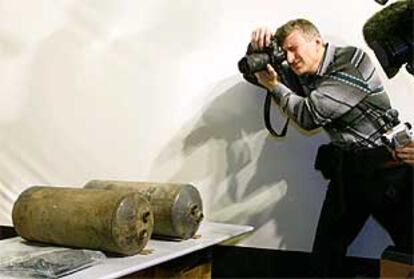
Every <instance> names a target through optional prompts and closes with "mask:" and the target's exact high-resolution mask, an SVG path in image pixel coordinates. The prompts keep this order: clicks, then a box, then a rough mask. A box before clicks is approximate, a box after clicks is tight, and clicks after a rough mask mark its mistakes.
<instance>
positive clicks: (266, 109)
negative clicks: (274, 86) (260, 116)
mask: <svg viewBox="0 0 414 279" xmlns="http://www.w3.org/2000/svg"><path fill="white" fill-rule="evenodd" d="M272 98H273V94H272V93H271V92H269V91H267V94H266V99H265V103H264V121H265V126H266V129H267V130H268V131H269V133H270V134H271V135H272V136H275V137H278V138H281V137H284V136H285V135H286V132H287V128H288V124H289V118H287V119H286V122H285V126H284V127H283V129H282V131H281V132H280V133H278V132H276V131H275V130H274V129H273V127H272V124H271V122H270V108H271V106H272Z"/></svg>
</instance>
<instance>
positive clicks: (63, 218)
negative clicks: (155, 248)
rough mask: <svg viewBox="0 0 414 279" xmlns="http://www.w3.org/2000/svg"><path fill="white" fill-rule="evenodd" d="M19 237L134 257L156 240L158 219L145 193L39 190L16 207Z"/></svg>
mask: <svg viewBox="0 0 414 279" xmlns="http://www.w3.org/2000/svg"><path fill="white" fill-rule="evenodd" d="M12 219H13V224H14V227H15V229H16V231H17V233H18V234H19V235H20V236H21V237H23V238H25V239H26V240H29V241H37V242H43V243H50V244H57V245H63V246H70V247H78V248H87V249H95V250H102V251H107V252H113V253H117V254H121V255H134V254H136V253H138V252H140V251H141V250H142V249H143V248H144V247H145V245H146V243H147V242H148V240H149V239H150V237H151V234H152V231H153V226H154V218H153V213H152V210H151V206H150V204H149V203H148V201H147V200H146V199H145V198H144V197H143V196H142V195H141V194H139V193H128V192H117V191H106V190H102V189H101V190H100V189H80V188H69V187H45V186H34V187H30V188H28V189H27V190H25V191H24V192H22V193H21V194H20V195H19V197H18V198H17V200H16V202H15V203H14V206H13V212H12Z"/></svg>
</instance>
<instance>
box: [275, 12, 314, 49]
mask: <svg viewBox="0 0 414 279" xmlns="http://www.w3.org/2000/svg"><path fill="white" fill-rule="evenodd" d="M295 30H300V31H302V32H303V34H305V35H306V37H307V38H309V39H310V38H314V37H315V36H318V37H320V36H321V34H320V33H319V30H318V28H316V26H315V24H313V23H312V22H310V21H309V20H307V19H304V18H297V19H293V20H289V21H288V22H286V23H285V24H283V25H282V26H280V27H279V28H278V29H277V30H276V33H275V36H274V37H275V38H276V41H277V43H278V44H279V45H283V42H284V41H285V39H286V37H287V36H289V35H290V34H291V33H292V32H293V31H295Z"/></svg>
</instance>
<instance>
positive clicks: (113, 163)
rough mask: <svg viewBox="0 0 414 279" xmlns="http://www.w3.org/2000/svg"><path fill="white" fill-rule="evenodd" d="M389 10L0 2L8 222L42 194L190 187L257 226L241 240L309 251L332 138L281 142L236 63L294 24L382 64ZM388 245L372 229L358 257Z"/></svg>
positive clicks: (403, 90) (407, 100)
mask: <svg viewBox="0 0 414 279" xmlns="http://www.w3.org/2000/svg"><path fill="white" fill-rule="evenodd" d="M381 8H382V7H381V6H379V5H378V4H376V3H375V2H374V1H371V0H365V1H361V0H351V1H337V0H334V1H322V0H314V1H299V0H290V1H280V0H272V1H271V0H256V1H247V0H227V1H219V0H208V1H207V0H199V1H191V0H174V1H171V0H152V1H143V0H121V1H114V0H32V1H23V0H2V1H0V14H1V16H0V91H1V92H2V93H1V94H0V105H1V109H0V143H1V148H0V189H1V190H0V222H1V223H3V224H10V222H11V218H10V212H11V208H12V205H13V202H14V200H15V199H16V197H17V195H18V194H19V193H20V192H21V191H23V190H24V189H25V188H27V187H29V186H31V185H39V184H42V185H56V186H57V185H63V186H82V185H83V184H84V183H86V182H87V181H88V180H90V179H95V178H98V179H124V180H147V181H159V182H166V181H172V182H190V183H193V184H194V185H195V186H196V187H197V188H198V189H199V190H200V192H201V194H202V197H203V201H204V203H205V212H206V215H207V218H208V219H210V220H216V221H223V222H230V223H238V224H251V225H254V226H255V227H256V229H257V231H256V233H255V234H254V235H253V236H252V237H251V238H249V239H248V240H246V241H245V243H244V244H243V245H248V246H257V247H268V248H277V249H290V250H304V251H309V250H310V249H311V245H312V241H313V237H314V231H315V227H316V222H317V218H318V215H319V211H320V208H321V204H322V201H323V196H324V192H325V188H326V185H327V181H325V180H324V179H323V178H322V176H321V175H320V174H319V173H318V172H316V171H315V170H313V160H314V156H315V153H316V150H317V147H318V146H319V145H320V144H321V143H323V142H326V141H327V138H326V136H325V135H324V134H323V133H319V134H315V135H313V136H309V135H305V134H303V132H302V131H300V130H299V129H297V128H295V127H291V128H290V130H289V134H288V136H287V137H286V138H285V139H283V140H275V139H274V138H272V137H271V136H269V135H268V134H267V132H266V130H264V128H263V122H262V105H263V101H264V94H263V92H262V91H261V90H259V89H257V88H255V87H253V86H251V85H249V84H247V83H246V82H244V81H243V80H242V79H241V77H240V75H239V74H238V71H237V67H236V64H237V61H238V60H239V59H240V58H241V56H242V55H243V54H244V51H245V48H246V46H247V43H248V41H249V38H250V32H251V31H252V29H253V28H254V27H257V26H259V25H269V26H272V27H274V28H276V27H277V26H278V25H280V24H282V23H284V22H285V21H287V20H289V19H292V18H296V17H306V18H308V19H310V20H312V21H314V22H315V23H316V24H317V25H318V26H319V27H320V30H321V32H322V33H323V34H325V35H326V36H325V37H326V39H328V40H333V41H335V42H336V43H340V44H347V43H349V44H354V45H357V46H360V47H363V48H364V49H366V50H367V51H368V52H369V53H370V54H371V55H372V57H373V54H372V52H371V51H370V50H369V49H367V47H366V46H365V43H364V41H363V38H362V31H361V30H362V26H363V24H364V22H365V21H366V20H367V19H368V18H369V17H370V16H371V15H372V14H373V13H374V12H375V11H377V10H379V9H381ZM383 76H384V78H385V75H383ZM386 87H387V89H388V90H389V93H390V95H391V98H392V101H393V103H394V104H395V106H396V107H397V108H398V109H399V110H400V112H401V114H402V115H403V117H404V119H405V120H410V121H413V120H414V113H413V111H412V110H410V108H411V107H412V105H411V103H412V101H413V99H414V93H413V89H414V81H413V79H412V78H411V77H410V76H408V74H406V73H405V70H403V71H402V72H401V73H400V74H399V75H398V77H396V78H395V79H393V80H390V81H386ZM274 114H275V125H276V126H278V125H279V126H280V125H281V124H282V121H281V120H280V117H281V116H280V114H279V112H278V110H275V113H274ZM276 117H277V119H276ZM388 242H389V239H388V237H387V235H386V234H385V233H384V232H383V231H382V230H381V229H380V228H379V227H378V226H377V225H376V224H375V223H374V222H372V221H371V222H369V223H368V224H367V226H366V227H365V229H364V231H363V233H362V234H361V236H360V237H359V238H358V239H357V240H356V242H355V243H354V245H353V246H352V247H351V251H350V253H351V254H354V255H360V256H368V257H377V256H378V255H379V253H380V252H381V250H382V249H383V248H384V246H385V245H387V243H388Z"/></svg>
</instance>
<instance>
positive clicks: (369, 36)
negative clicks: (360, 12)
mask: <svg viewBox="0 0 414 279" xmlns="http://www.w3.org/2000/svg"><path fill="white" fill-rule="evenodd" d="M376 2H378V3H380V4H382V5H384V4H385V3H386V2H387V0H376ZM413 14H414V0H403V1H396V2H394V3H392V4H390V5H389V6H387V7H385V8H384V9H382V10H380V11H379V12H377V13H376V14H374V15H373V16H372V17H371V18H369V19H368V20H367V22H366V23H365V24H364V27H363V34H364V38H365V41H366V42H367V44H368V46H369V47H370V48H371V49H372V50H373V51H374V53H375V55H376V57H377V58H378V60H379V62H380V64H381V66H382V68H383V69H384V71H385V73H386V75H387V77H388V78H393V77H394V76H395V75H396V74H397V73H398V71H399V69H400V68H401V66H402V65H404V64H405V65H406V69H407V71H408V72H409V73H410V74H411V75H414V59H413V52H414V31H413V28H414V26H413Z"/></svg>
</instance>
